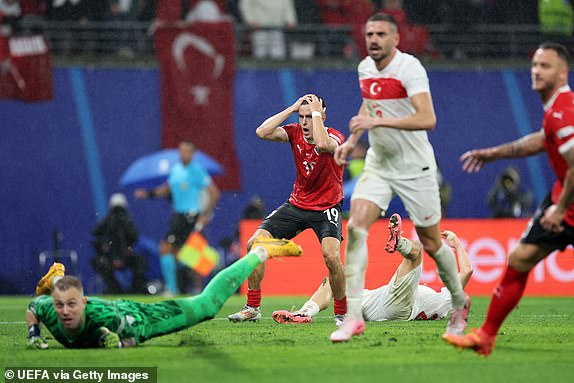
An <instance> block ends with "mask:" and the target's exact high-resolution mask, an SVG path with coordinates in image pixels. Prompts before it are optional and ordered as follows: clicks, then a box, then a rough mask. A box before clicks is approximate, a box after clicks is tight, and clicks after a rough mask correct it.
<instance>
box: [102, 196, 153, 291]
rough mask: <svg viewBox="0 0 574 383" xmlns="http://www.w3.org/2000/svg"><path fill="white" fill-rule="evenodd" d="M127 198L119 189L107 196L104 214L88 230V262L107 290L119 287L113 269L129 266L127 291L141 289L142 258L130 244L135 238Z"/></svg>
mask: <svg viewBox="0 0 574 383" xmlns="http://www.w3.org/2000/svg"><path fill="white" fill-rule="evenodd" d="M127 208H128V202H127V199H126V197H125V196H124V195H123V194H121V193H116V194H113V195H112V196H111V197H110V202H109V211H108V214H107V215H106V217H105V218H104V219H103V220H102V221H100V222H99V223H98V224H97V225H96V226H95V227H94V229H93V230H92V234H93V235H94V241H93V245H94V248H95V250H96V256H95V257H94V258H92V266H93V268H94V269H95V270H96V272H97V273H98V274H100V276H101V277H102V279H103V280H104V283H105V284H106V291H105V293H107V294H120V293H122V292H124V291H123V289H122V287H121V285H120V283H119V282H118V280H117V278H116V275H115V274H114V272H115V271H116V270H122V269H125V268H130V269H131V271H132V273H133V279H132V286H131V289H130V291H129V292H130V293H138V294H142V293H144V292H145V284H146V280H145V275H144V274H145V272H146V267H147V265H146V261H145V259H144V258H143V257H142V256H140V255H138V254H136V253H135V252H134V250H133V246H134V245H135V243H136V242H137V240H138V232H137V229H136V227H135V225H134V223H133V221H132V219H131V217H130V215H129V213H128V210H127Z"/></svg>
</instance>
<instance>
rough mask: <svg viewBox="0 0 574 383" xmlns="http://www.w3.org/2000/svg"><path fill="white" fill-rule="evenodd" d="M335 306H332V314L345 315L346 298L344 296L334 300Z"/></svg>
mask: <svg viewBox="0 0 574 383" xmlns="http://www.w3.org/2000/svg"><path fill="white" fill-rule="evenodd" d="M334 301H335V304H334V306H335V307H334V310H333V311H334V312H335V315H345V314H346V313H347V297H346V296H344V297H343V298H341V299H335V300H334Z"/></svg>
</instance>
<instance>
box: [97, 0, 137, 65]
mask: <svg viewBox="0 0 574 383" xmlns="http://www.w3.org/2000/svg"><path fill="white" fill-rule="evenodd" d="M140 11H141V8H140V0H109V1H108V9H107V12H106V16H105V18H106V21H110V22H114V23H115V24H116V27H115V28H113V29H112V31H111V32H112V33H113V39H105V40H106V43H107V44H109V46H111V47H113V48H112V49H113V50H115V51H116V53H117V55H118V56H122V57H126V58H134V57H135V52H136V50H138V47H137V46H136V44H137V42H138V41H142V39H143V37H142V36H138V33H137V31H133V30H130V29H128V28H124V27H123V24H124V23H125V22H135V21H138V19H139V12H140Z"/></svg>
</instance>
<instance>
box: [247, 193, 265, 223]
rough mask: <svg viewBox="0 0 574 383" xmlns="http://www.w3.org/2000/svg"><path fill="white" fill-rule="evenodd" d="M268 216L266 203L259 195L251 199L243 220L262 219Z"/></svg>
mask: <svg viewBox="0 0 574 383" xmlns="http://www.w3.org/2000/svg"><path fill="white" fill-rule="evenodd" d="M266 215H267V208H266V207H265V201H263V198H261V197H260V196H258V195H255V196H253V197H251V199H250V200H249V203H248V204H247V206H245V209H243V214H242V215H241V218H242V219H262V218H265V216H266Z"/></svg>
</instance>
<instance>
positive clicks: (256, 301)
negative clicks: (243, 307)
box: [247, 289, 261, 307]
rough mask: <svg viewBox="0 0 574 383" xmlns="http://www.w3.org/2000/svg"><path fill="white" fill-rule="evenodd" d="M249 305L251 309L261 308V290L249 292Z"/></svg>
mask: <svg viewBox="0 0 574 383" xmlns="http://www.w3.org/2000/svg"><path fill="white" fill-rule="evenodd" d="M247 305H248V306H251V307H259V306H261V290H249V289H248V290H247Z"/></svg>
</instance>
